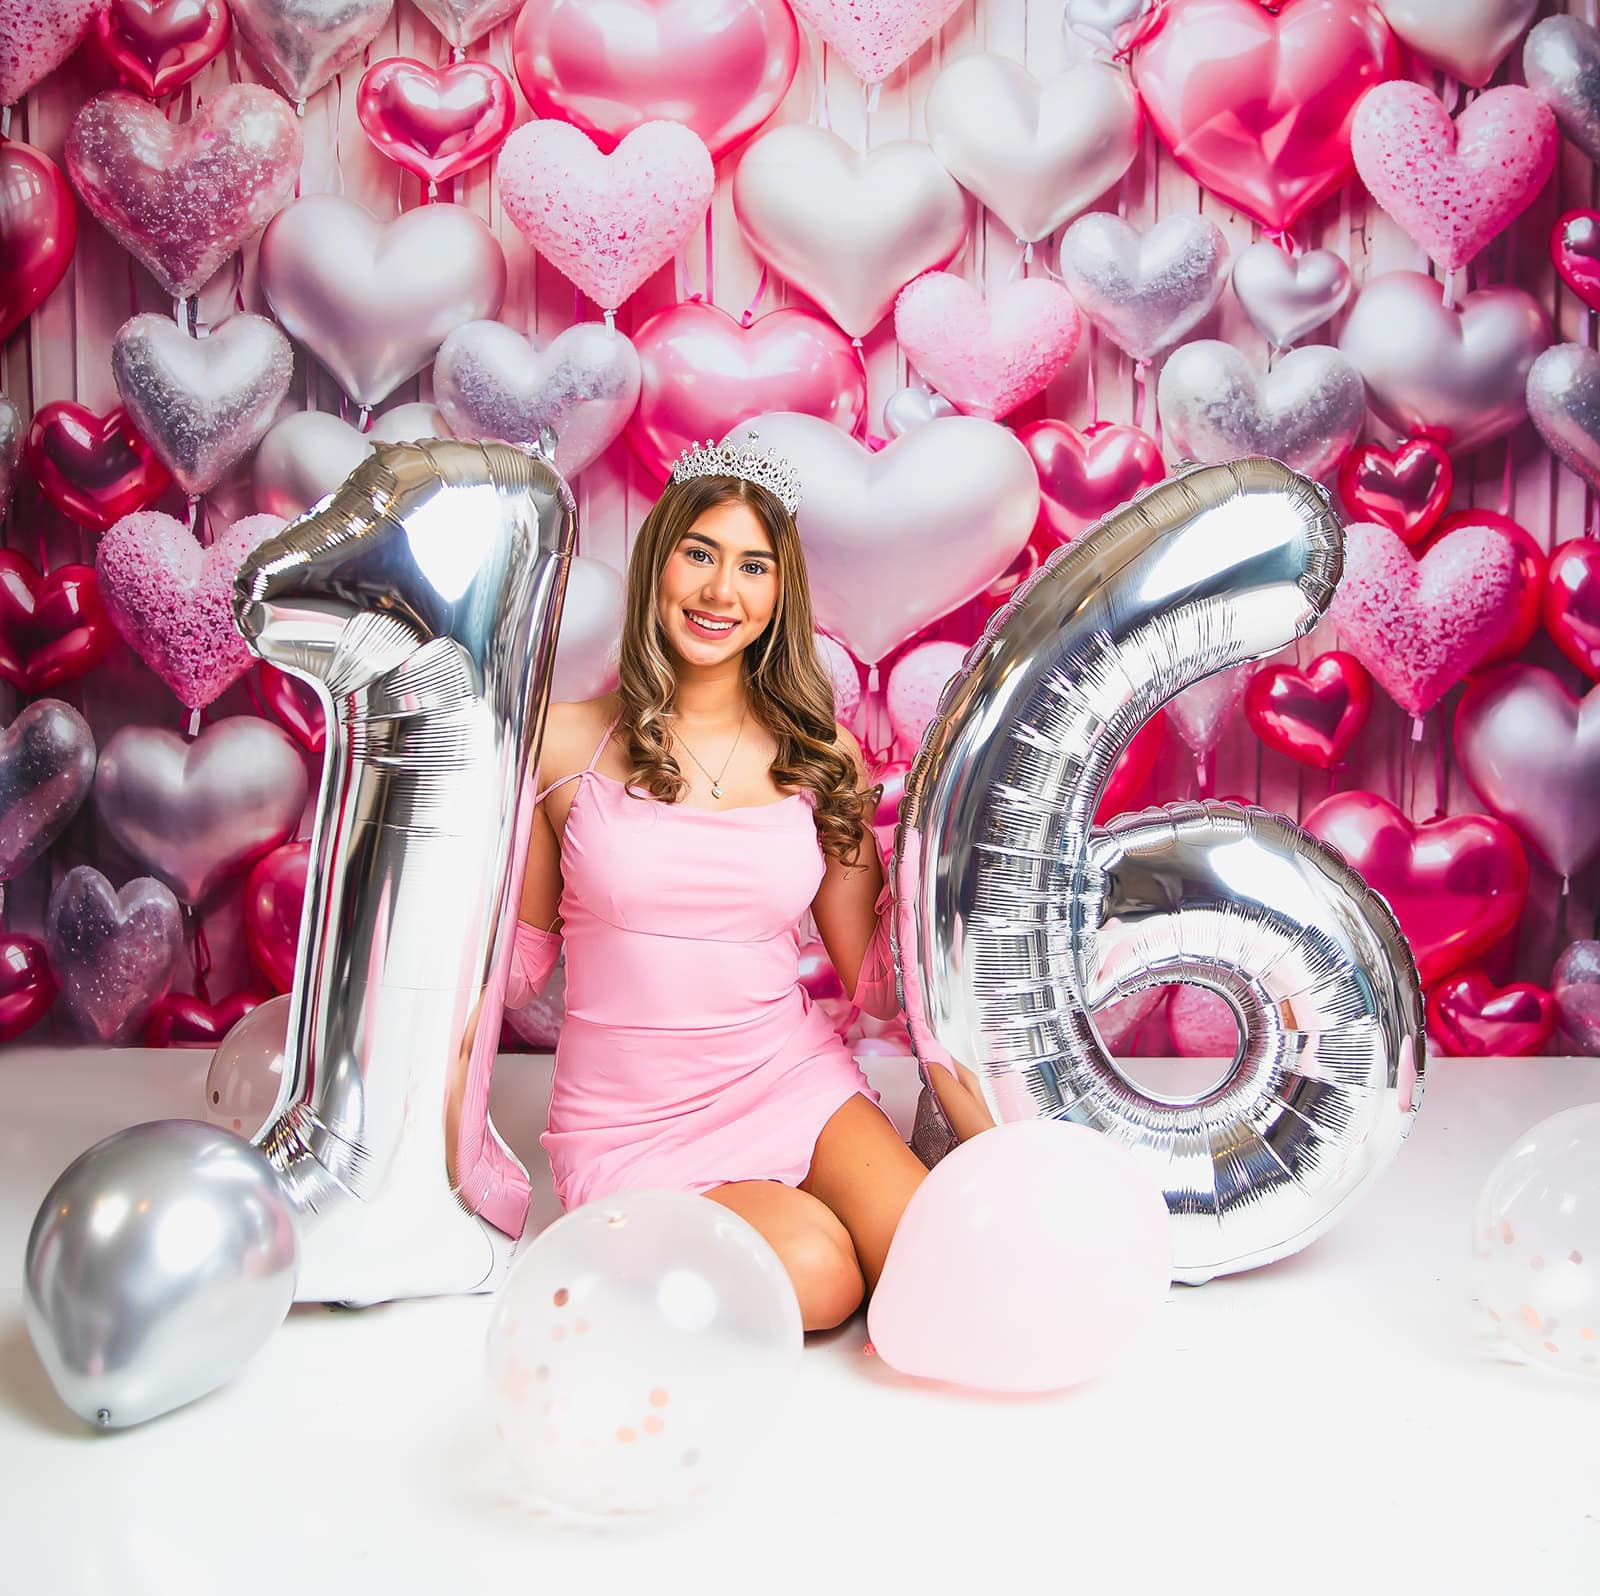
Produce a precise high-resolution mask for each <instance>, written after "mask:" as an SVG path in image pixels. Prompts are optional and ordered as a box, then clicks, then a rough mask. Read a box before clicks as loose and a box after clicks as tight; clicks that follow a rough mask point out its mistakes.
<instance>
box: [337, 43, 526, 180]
mask: <svg viewBox="0 0 1600 1596" xmlns="http://www.w3.org/2000/svg"><path fill="white" fill-rule="evenodd" d="M516 115H517V106H516V100H515V98H514V97H513V95H512V93H511V80H510V79H509V78H508V77H507V76H506V75H505V73H504V72H502V71H501V70H500V69H499V67H493V66H490V65H489V64H488V62H486V61H452V62H449V63H447V64H446V65H444V66H442V67H437V68H435V67H431V66H428V65H426V64H425V63H424V62H421V61H413V60H411V59H410V57H408V56H388V57H386V58H385V59H384V60H382V61H378V62H375V63H374V64H373V65H372V66H370V67H368V68H367V70H366V72H365V73H364V74H363V75H362V78H361V87H360V89H359V90H357V92H356V116H357V118H358V119H359V121H360V123H361V126H362V128H363V130H364V131H365V133H366V135H367V137H368V138H369V139H371V140H372V143H373V145H374V147H375V148H377V149H378V150H381V151H382V152H383V154H385V155H387V156H388V157H389V159H390V160H391V161H393V162H394V163H395V164H396V165H397V166H403V167H404V168H405V169H406V171H408V172H413V173H415V174H416V175H417V176H418V177H420V178H422V179H424V181H426V182H429V183H442V182H444V181H445V179H446V178H450V177H458V176H460V174H461V173H462V172H469V171H471V170H472V168H473V167H474V166H476V165H478V163H479V162H480V161H486V160H488V159H489V157H490V156H491V155H493V154H494V152H495V151H496V150H498V149H499V148H500V146H501V145H502V144H504V143H505V141H506V138H507V136H508V135H509V134H510V132H511V126H512V123H513V122H515V120H516Z"/></svg>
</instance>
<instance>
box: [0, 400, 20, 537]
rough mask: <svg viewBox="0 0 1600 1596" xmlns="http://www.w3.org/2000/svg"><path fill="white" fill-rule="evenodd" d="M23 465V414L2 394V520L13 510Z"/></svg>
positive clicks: (0, 445)
mask: <svg viewBox="0 0 1600 1596" xmlns="http://www.w3.org/2000/svg"><path fill="white" fill-rule="evenodd" d="M21 464H22V414H21V412H20V411H19V410H18V409H17V407H16V406H15V405H14V404H12V402H11V401H10V400H9V399H8V398H6V396H5V395H4V394H3V393H0V520H3V519H4V518H5V513H6V511H7V510H9V509H10V508H11V495H12V494H13V493H15V492H16V490H17V467H18V466H19V465H21Z"/></svg>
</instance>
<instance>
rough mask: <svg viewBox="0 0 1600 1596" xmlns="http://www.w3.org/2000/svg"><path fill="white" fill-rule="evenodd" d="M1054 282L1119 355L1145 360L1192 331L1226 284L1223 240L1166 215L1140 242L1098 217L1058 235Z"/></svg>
mask: <svg viewBox="0 0 1600 1596" xmlns="http://www.w3.org/2000/svg"><path fill="white" fill-rule="evenodd" d="M1060 265H1061V275H1062V277H1063V279H1064V280H1065V281H1066V285H1067V292H1068V293H1070V294H1071V295H1072V297H1073V299H1074V300H1076V301H1077V304H1078V308H1079V309H1080V310H1081V311H1082V312H1083V313H1084V315H1086V316H1087V317H1088V318H1089V320H1090V321H1092V322H1093V323H1094V324H1095V326H1097V327H1098V328H1099V329H1100V330H1101V331H1102V332H1103V333H1105V334H1106V336H1107V337H1108V338H1110V339H1111V341H1112V342H1113V343H1114V344H1116V345H1117V347H1118V348H1119V349H1125V350H1126V351H1127V352H1128V353H1129V354H1130V355H1132V356H1133V358H1134V359H1135V360H1150V359H1152V358H1154V357H1155V356H1156V355H1158V354H1160V353H1161V351H1162V350H1163V349H1170V348H1171V347H1172V345H1173V344H1175V343H1177V341H1178V340H1179V339H1180V338H1182V337H1183V336H1184V335H1185V334H1186V333H1188V332H1189V331H1191V330H1192V329H1193V328H1194V327H1195V326H1196V325H1197V324H1198V323H1199V322H1200V321H1201V320H1202V319H1203V318H1204V317H1205V315H1206V313H1207V312H1208V311H1209V310H1210V309H1211V307H1212V306H1213V305H1215V304H1216V302H1217V299H1218V298H1219V296H1220V295H1221V293H1222V290H1223V288H1224V287H1225V286H1226V285H1227V281H1228V241H1227V240H1226V239H1225V238H1224V237H1223V236H1222V232H1221V229H1219V228H1218V227H1217V225H1216V223H1215V222H1209V221H1207V220H1206V219H1205V218H1204V217H1203V216H1189V215H1183V214H1180V215H1175V216H1165V217H1163V218H1162V219H1161V220H1160V221H1159V222H1157V223H1156V224H1155V226H1154V227H1152V228H1151V229H1150V230H1149V231H1148V232H1147V233H1145V234H1143V235H1142V236H1141V235H1140V234H1139V232H1138V231H1137V230H1136V229H1135V228H1133V227H1131V226H1130V225H1129V224H1128V223H1127V222H1125V221H1123V220H1122V219H1121V217H1118V216H1112V215H1111V214H1110V213H1109V212H1105V211H1092V212H1091V213H1090V214H1089V215H1087V216H1080V217H1079V218H1078V220H1077V221H1075V222H1074V223H1073V224H1072V226H1071V227H1069V228H1068V229H1067V230H1066V232H1065V233H1063V234H1062V235H1061V249H1060Z"/></svg>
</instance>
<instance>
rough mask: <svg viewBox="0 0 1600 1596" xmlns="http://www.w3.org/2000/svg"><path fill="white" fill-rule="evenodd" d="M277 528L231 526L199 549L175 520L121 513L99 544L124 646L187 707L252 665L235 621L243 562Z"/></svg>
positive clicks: (109, 602) (208, 698)
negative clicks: (236, 584)
mask: <svg viewBox="0 0 1600 1596" xmlns="http://www.w3.org/2000/svg"><path fill="white" fill-rule="evenodd" d="M282 529H283V521H282V520H281V519H280V518H279V517H278V516H275V515H250V516H246V517H245V518H244V519H243V520H241V521H235V522H234V524H233V525H232V526H231V527H229V528H228V530H227V531H226V532H224V533H223V534H222V536H221V537H219V538H218V539H217V540H216V542H214V543H213V544H212V545H211V547H210V548H207V549H203V548H201V546H200V545H199V544H198V543H196V542H195V540H194V539H193V538H192V537H191V536H190V535H189V530H188V528H187V527H185V526H184V524H183V523H182V522H181V521H175V520H174V519H173V518H172V517H171V516H170V515H161V514H159V513H157V512H156V511H154V510H139V511H136V512H135V513H134V514H133V515H125V516H124V517H123V518H122V519H121V520H120V521H118V522H117V524H116V525H115V526H114V527H112V528H111V530H110V531H109V532H107V533H106V535H105V536H104V537H103V538H102V539H101V540H100V547H99V549H98V551H97V552H96V554H95V572H96V574H97V575H98V576H99V579H100V597H101V599H102V601H103V602H104V604H105V607H106V612H107V613H108V614H109V615H110V616H111V619H112V622H113V623H114V624H115V626H116V628H117V630H118V631H119V632H121V633H122V635H123V636H124V637H125V638H126V639H127V640H128V646H129V647H130V648H132V650H133V651H134V653H135V654H137V655H138V656H139V658H140V659H142V660H143V661H144V662H145V664H146V665H148V666H149V667H150V669H151V670H153V671H154V672H155V673H156V675H157V676H159V677H160V678H161V680H162V681H164V682H165V683H166V684H167V686H168V687H170V688H171V689H172V691H173V692H174V693H176V694H177V695H178V698H179V699H180V700H181V701H182V702H183V703H185V704H187V705H188V706H189V708H190V709H204V708H205V706H206V705H207V704H209V703H211V702H212V700H213V699H216V698H219V697H220V696H221V695H222V693H223V692H224V691H226V689H227V688H229V687H231V686H232V685H233V683H234V682H236V681H237V680H238V679H239V678H240V677H241V676H243V675H244V673H245V672H246V671H247V670H249V668H250V666H251V665H252V664H253V663H254V657H253V656H252V654H251V653H250V650H249V649H248V648H246V647H245V642H244V639H243V638H242V637H241V636H240V635H239V630H238V628H237V627H236V626H235V625H234V620H233V579H234V577H235V576H236V575H237V574H238V570H239V566H240V565H241V564H242V563H243V561H244V557H245V556H246V555H247V554H248V553H249V552H250V551H251V550H252V549H253V548H255V546H256V545H257V544H258V543H259V542H261V540H262V539H263V538H266V537H271V536H272V534H273V533H275V532H279V531H281V530H282Z"/></svg>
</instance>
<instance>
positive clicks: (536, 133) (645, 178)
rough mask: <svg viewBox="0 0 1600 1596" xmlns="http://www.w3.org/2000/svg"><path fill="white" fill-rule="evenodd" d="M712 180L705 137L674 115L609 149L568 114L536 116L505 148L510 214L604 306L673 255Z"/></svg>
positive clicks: (707, 198)
mask: <svg viewBox="0 0 1600 1596" xmlns="http://www.w3.org/2000/svg"><path fill="white" fill-rule="evenodd" d="M714 187H715V176H714V174H713V172H712V167H711V156H710V154H709V153H708V152H707V150H706V147H705V143H704V141H703V140H702V139H701V138H700V135H699V134H698V133H694V132H691V131H690V129H688V128H686V127H683V126H680V125H679V124H678V123H676V122H645V123H643V124H642V125H641V126H639V127H636V128H635V129H634V130H633V131H632V132H631V133H629V134H628V135H627V136H626V137H625V138H624V139H623V140H622V142H621V143H620V144H618V146H617V148H616V150H615V151H614V152H613V153H612V154H610V155H602V154H601V153H600V151H599V150H598V149H596V148H595V146H594V143H593V142H592V141H591V140H590V139H589V138H588V137H587V136H586V135H585V134H583V133H580V132H579V131H578V129H577V128H575V127H569V126H567V124H566V123H565V122H530V123H528V124H527V125H526V126H524V127H520V128H518V129H517V131H516V132H515V133H513V134H512V135H511V137H510V138H509V139H508V140H507V141H506V147H505V149H504V150H502V151H501V154H500V201H501V204H502V205H504V207H505V211H506V215H507V216H509V217H510V218H511V220H512V221H513V222H515V223H516V224H517V226H518V227H519V228H520V229H521V231H522V232H523V234H524V235H525V236H526V237H527V239H528V241H529V242H530V243H531V244H532V245H533V246H534V248H535V249H537V250H538V251H539V253H540V254H541V255H543V256H544V257H545V258H546V259H547V260H548V261H549V262H550V263H551V265H553V266H554V267H556V269H557V270H558V271H560V272H561V273H562V274H563V275H564V276H566V277H567V278H569V279H570V280H571V281H572V282H573V283H575V284H576V285H577V286H578V287H579V288H581V289H582V290H583V292H584V293H585V294H587V295H588V296H589V298H590V299H592V300H594V301H595V302H596V303H597V304H598V305H600V306H601V307H602V308H603V309H605V310H615V309H616V308H617V306H618V305H620V304H621V303H622V302H623V300H625V299H626V298H627V297H628V296H629V295H630V294H631V293H632V292H633V291H634V290H635V289H636V288H638V287H640V286H641V284H643V283H644V282H645V281H646V280H647V279H648V278H649V277H650V276H651V274H652V273H654V272H655V271H657V270H659V268H661V267H662V266H665V265H666V264H667V262H668V261H670V260H671V259H672V257H673V255H674V254H675V253H676V252H677V250H678V247H679V245H681V244H682V243H683V241H684V239H686V238H687V237H688V236H689V234H690V233H692V232H693V231H694V229H695V228H696V227H697V226H698V225H699V224H700V220H701V218H702V217H703V216H704V215H705V212H706V206H707V205H709V204H710V203H711V193H712V189H713V188H714Z"/></svg>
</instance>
